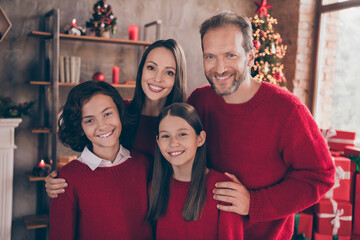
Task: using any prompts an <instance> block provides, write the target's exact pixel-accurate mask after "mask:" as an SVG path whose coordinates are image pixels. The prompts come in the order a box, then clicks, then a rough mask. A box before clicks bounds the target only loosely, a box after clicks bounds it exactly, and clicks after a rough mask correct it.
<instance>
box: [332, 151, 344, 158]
mask: <svg viewBox="0 0 360 240" xmlns="http://www.w3.org/2000/svg"><path fill="white" fill-rule="evenodd" d="M343 153H344V152H343V151H333V150H330V154H331V156H333V157H341V155H343Z"/></svg>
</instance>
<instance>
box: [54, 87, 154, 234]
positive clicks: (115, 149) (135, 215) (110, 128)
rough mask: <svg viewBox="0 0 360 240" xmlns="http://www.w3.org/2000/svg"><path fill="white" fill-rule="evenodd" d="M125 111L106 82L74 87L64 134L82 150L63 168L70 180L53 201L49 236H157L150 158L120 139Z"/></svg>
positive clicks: (63, 119)
mask: <svg viewBox="0 0 360 240" xmlns="http://www.w3.org/2000/svg"><path fill="white" fill-rule="evenodd" d="M123 115H124V103H123V100H122V98H121V96H120V95H119V93H118V91H117V90H116V89H115V88H114V87H112V86H111V85H110V84H108V83H106V82H101V81H88V82H84V83H82V84H79V85H78V86H76V87H75V88H73V89H72V90H71V91H70V93H69V95H68V99H67V101H66V103H65V106H64V110H63V113H62V114H61V116H60V119H59V122H58V124H59V138H60V140H61V141H62V142H63V144H64V145H66V146H68V147H71V148H72V149H73V150H74V151H82V153H81V156H80V158H79V159H78V160H75V161H72V162H70V163H69V164H67V165H66V166H64V167H63V168H62V169H61V171H60V172H59V176H60V177H62V178H65V179H66V180H67V182H68V183H69V186H68V188H67V190H66V192H65V193H64V194H62V195H61V196H60V197H59V198H57V199H52V201H51V203H50V239H74V238H75V239H119V238H121V239H152V231H151V228H150V227H149V226H148V225H147V224H146V223H145V222H144V220H145V216H146V211H147V179H148V178H147V173H148V165H149V163H148V159H147V158H146V157H145V156H143V155H141V154H138V153H135V152H131V153H130V152H129V151H128V150H127V149H125V148H124V147H122V145H121V144H120V140H119V138H120V134H121V131H122V127H123V126H122V120H123ZM129 216H131V217H129Z"/></svg>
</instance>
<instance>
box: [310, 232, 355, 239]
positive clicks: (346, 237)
mask: <svg viewBox="0 0 360 240" xmlns="http://www.w3.org/2000/svg"><path fill="white" fill-rule="evenodd" d="M314 240H352V238H351V237H350V236H338V235H335V236H333V235H331V234H320V233H316V232H315V233H314Z"/></svg>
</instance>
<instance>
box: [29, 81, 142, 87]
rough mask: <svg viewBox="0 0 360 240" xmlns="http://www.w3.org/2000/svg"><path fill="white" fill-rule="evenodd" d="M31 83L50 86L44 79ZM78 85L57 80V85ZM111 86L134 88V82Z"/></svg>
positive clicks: (31, 82)
mask: <svg viewBox="0 0 360 240" xmlns="http://www.w3.org/2000/svg"><path fill="white" fill-rule="evenodd" d="M30 84H31V85H41V86H50V85H51V84H50V82H46V81H30ZM76 85H78V83H63V82H59V86H68V87H74V86H76ZM111 85H112V86H114V87H116V88H135V85H134V84H128V83H123V84H111Z"/></svg>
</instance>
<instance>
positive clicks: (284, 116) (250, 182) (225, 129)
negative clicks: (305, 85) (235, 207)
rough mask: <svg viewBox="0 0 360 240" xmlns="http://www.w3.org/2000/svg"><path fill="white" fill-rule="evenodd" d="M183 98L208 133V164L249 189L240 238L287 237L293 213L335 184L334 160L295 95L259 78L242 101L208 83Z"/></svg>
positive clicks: (291, 224)
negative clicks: (221, 93) (231, 99)
mask: <svg viewBox="0 0 360 240" xmlns="http://www.w3.org/2000/svg"><path fill="white" fill-rule="evenodd" d="M188 102H189V103H190V104H192V105H193V106H194V107H195V108H196V110H197V111H198V113H199V115H200V117H201V119H202V121H203V123H204V128H205V130H206V132H207V146H208V147H207V148H208V157H209V160H210V161H209V162H210V165H211V166H210V167H212V168H214V169H215V170H218V171H220V172H225V171H227V172H230V173H233V174H235V175H236V176H237V178H238V179H239V180H240V181H241V182H242V183H243V184H244V186H245V187H247V189H248V190H249V191H250V212H249V216H248V217H247V218H246V219H245V221H244V222H245V229H244V231H245V236H244V238H245V239H251V240H255V239H261V240H264V239H271V240H274V239H290V238H291V235H292V231H293V225H294V215H293V214H294V213H296V212H299V211H301V210H303V209H305V208H307V207H309V206H311V205H312V204H314V203H316V202H317V201H318V200H319V199H320V197H321V196H322V195H323V194H324V193H325V192H326V191H327V190H329V189H330V187H331V186H332V185H333V183H334V165H333V162H332V160H331V157H330V153H329V150H328V148H327V146H326V143H325V141H324V139H323V137H322V135H321V133H320V131H319V129H318V127H317V125H316V123H315V121H314V120H313V118H312V116H311V114H310V112H309V111H308V109H307V108H306V106H305V105H303V104H302V103H301V102H300V100H299V99H298V98H296V97H295V96H294V95H292V94H291V93H289V92H287V91H285V90H282V89H281V88H279V87H277V86H274V85H271V84H268V83H265V82H263V83H262V84H261V86H260V88H259V90H258V91H257V93H256V94H255V95H254V96H253V97H252V98H251V99H250V100H249V101H248V102H246V103H242V104H227V103H226V102H225V101H224V100H223V99H222V97H221V96H219V95H218V94H216V93H215V92H214V91H213V89H212V88H211V87H210V86H205V87H202V88H198V89H197V90H195V91H194V92H193V93H192V95H191V96H190V97H189V100H188Z"/></svg>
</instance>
